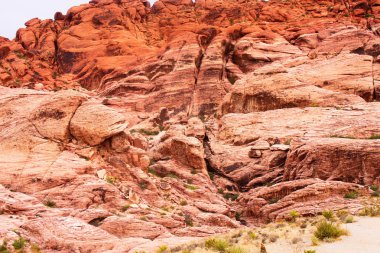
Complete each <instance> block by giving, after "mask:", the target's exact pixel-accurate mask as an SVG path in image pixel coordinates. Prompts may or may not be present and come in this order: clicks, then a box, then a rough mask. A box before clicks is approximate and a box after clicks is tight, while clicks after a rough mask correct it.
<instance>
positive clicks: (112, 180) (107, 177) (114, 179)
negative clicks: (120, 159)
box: [106, 176, 116, 185]
mask: <svg viewBox="0 0 380 253" xmlns="http://www.w3.org/2000/svg"><path fill="white" fill-rule="evenodd" d="M106 181H107V183H109V184H112V185H114V184H115V183H116V178H115V177H113V176H106Z"/></svg>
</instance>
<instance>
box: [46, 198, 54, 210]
mask: <svg viewBox="0 0 380 253" xmlns="http://www.w3.org/2000/svg"><path fill="white" fill-rule="evenodd" d="M44 205H45V206H47V207H50V208H54V207H57V204H56V203H55V202H54V201H53V200H50V199H47V200H45V201H44Z"/></svg>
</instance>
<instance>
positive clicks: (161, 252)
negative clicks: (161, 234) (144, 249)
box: [156, 245, 169, 253]
mask: <svg viewBox="0 0 380 253" xmlns="http://www.w3.org/2000/svg"><path fill="white" fill-rule="evenodd" d="M164 252H169V247H168V246H167V245H161V246H160V247H158V249H157V250H156V253H164Z"/></svg>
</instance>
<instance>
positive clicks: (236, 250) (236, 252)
mask: <svg viewBox="0 0 380 253" xmlns="http://www.w3.org/2000/svg"><path fill="white" fill-rule="evenodd" d="M246 252H247V251H246V250H244V249H243V248H241V247H239V246H232V247H230V248H228V249H227V253H246Z"/></svg>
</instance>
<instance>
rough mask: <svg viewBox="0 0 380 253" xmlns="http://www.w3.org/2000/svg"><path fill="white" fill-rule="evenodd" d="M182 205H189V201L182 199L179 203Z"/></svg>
mask: <svg viewBox="0 0 380 253" xmlns="http://www.w3.org/2000/svg"><path fill="white" fill-rule="evenodd" d="M179 204H180V205H181V206H186V205H187V201H186V200H185V199H183V200H181V202H180V203H179Z"/></svg>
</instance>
